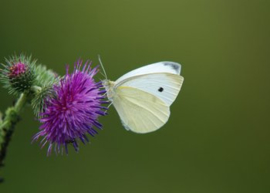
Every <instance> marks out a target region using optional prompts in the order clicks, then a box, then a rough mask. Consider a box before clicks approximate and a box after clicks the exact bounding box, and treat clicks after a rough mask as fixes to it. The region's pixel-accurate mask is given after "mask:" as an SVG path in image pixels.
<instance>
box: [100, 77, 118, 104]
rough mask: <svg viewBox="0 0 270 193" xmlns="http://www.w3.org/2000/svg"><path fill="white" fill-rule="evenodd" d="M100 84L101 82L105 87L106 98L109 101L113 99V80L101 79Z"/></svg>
mask: <svg viewBox="0 0 270 193" xmlns="http://www.w3.org/2000/svg"><path fill="white" fill-rule="evenodd" d="M102 84H103V86H104V88H105V89H106V92H107V97H108V99H109V100H110V101H113V96H114V94H115V92H114V85H115V83H114V82H113V81H110V80H108V79H106V80H103V81H102Z"/></svg>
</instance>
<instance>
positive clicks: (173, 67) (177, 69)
mask: <svg viewBox="0 0 270 193" xmlns="http://www.w3.org/2000/svg"><path fill="white" fill-rule="evenodd" d="M163 64H164V66H170V67H171V68H172V69H174V70H175V71H176V72H177V73H179V72H180V65H179V64H178V63H175V62H164V63H163Z"/></svg>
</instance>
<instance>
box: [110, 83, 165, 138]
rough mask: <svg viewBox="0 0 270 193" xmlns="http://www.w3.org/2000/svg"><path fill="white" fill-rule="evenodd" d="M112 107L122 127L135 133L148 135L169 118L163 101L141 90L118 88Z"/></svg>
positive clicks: (125, 87)
mask: <svg viewBox="0 0 270 193" xmlns="http://www.w3.org/2000/svg"><path fill="white" fill-rule="evenodd" d="M113 105H114V107H115V109H116V111H117V112H118V114H119V116H120V118H121V121H122V123H123V125H124V127H125V128H126V129H127V130H131V131H133V132H136V133H149V132H152V131H155V130H157V129H159V128H160V127H162V126H163V125H164V124H165V123H166V122H167V121H168V118H169V116H170V109H169V107H168V106H167V105H166V104H165V102H164V101H162V100H161V99H159V98H158V97H156V96H154V95H152V94H149V93H147V92H145V91H143V90H140V89H136V88H132V87H127V86H120V87H118V88H117V91H116V93H115V97H114V99H113Z"/></svg>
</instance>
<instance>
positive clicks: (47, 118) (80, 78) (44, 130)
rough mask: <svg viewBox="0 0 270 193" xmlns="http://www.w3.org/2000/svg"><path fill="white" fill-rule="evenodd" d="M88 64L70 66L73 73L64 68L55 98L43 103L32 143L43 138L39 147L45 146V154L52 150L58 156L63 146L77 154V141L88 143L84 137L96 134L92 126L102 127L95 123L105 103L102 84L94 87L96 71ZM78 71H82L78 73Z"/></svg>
mask: <svg viewBox="0 0 270 193" xmlns="http://www.w3.org/2000/svg"><path fill="white" fill-rule="evenodd" d="M90 66H91V63H88V62H86V63H85V64H84V65H83V67H82V61H81V60H78V62H77V63H75V65H74V71H73V73H71V74H69V72H68V71H69V67H68V66H67V68H66V75H65V77H64V78H63V79H61V81H60V84H58V85H55V86H54V87H53V90H54V92H55V97H52V98H49V99H47V101H46V106H45V109H44V112H42V113H41V114H40V119H39V120H40V122H41V123H42V125H41V126H40V128H39V129H40V130H41V131H40V132H38V133H37V134H36V135H35V136H34V137H33V140H34V141H36V140H37V139H38V138H39V137H43V139H42V140H41V142H40V144H41V146H42V147H44V146H45V144H47V143H48V144H49V147H48V151H47V154H48V155H50V154H51V151H52V149H53V146H54V150H55V152H56V154H57V153H60V150H62V153H63V148H64V147H65V151H66V153H68V149H67V145H68V144H69V143H71V144H73V146H74V149H75V151H78V149H79V147H78V143H77V139H80V140H81V141H82V142H83V143H85V142H88V141H89V140H88V138H87V136H86V134H87V133H89V134H90V135H91V136H94V135H95V134H97V131H96V130H95V129H94V126H95V127H97V128H98V129H101V128H102V125H101V124H100V123H99V122H98V121H97V119H98V117H99V116H104V115H106V112H104V110H107V108H106V107H103V106H102V104H105V103H107V101H103V99H105V96H104V94H105V93H106V91H105V90H104V88H103V86H102V83H101V82H98V83H96V82H95V81H94V79H93V76H94V75H95V74H96V73H97V72H98V70H97V67H95V68H93V69H91V67H90ZM81 67H82V69H81Z"/></svg>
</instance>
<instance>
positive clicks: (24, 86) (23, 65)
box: [0, 55, 35, 94]
mask: <svg viewBox="0 0 270 193" xmlns="http://www.w3.org/2000/svg"><path fill="white" fill-rule="evenodd" d="M34 63H35V61H31V57H25V56H24V55H20V56H13V57H10V58H9V59H6V64H2V66H3V69H1V71H0V80H1V81H2V82H3V83H4V87H5V88H7V89H8V90H9V93H11V94H20V93H22V92H29V91H30V90H31V87H32V85H33V82H34V80H35V75H34V73H33V70H32V66H33V65H34Z"/></svg>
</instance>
